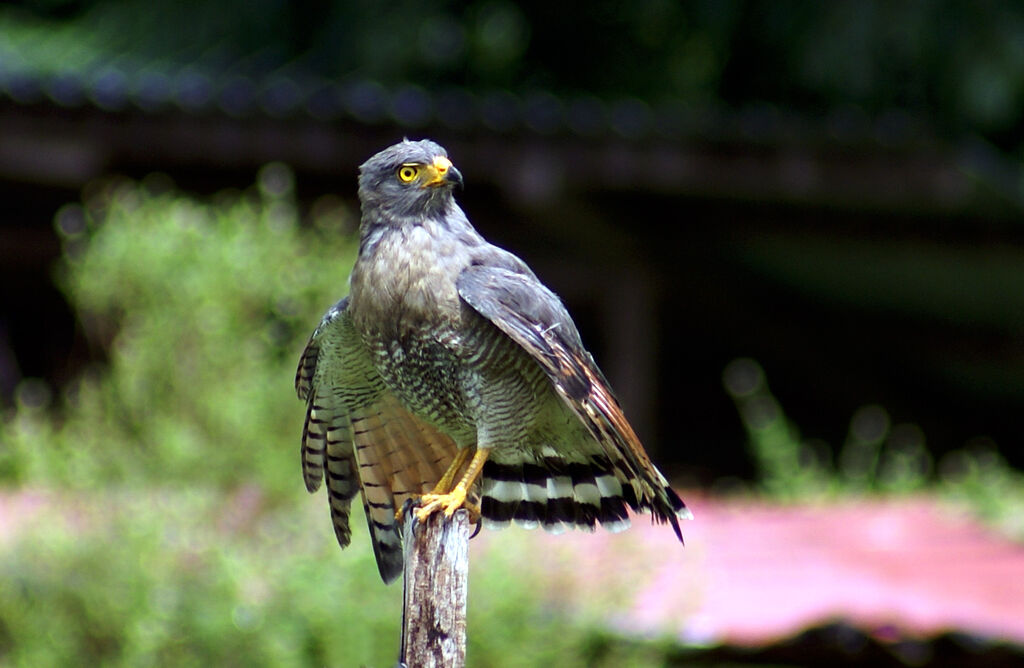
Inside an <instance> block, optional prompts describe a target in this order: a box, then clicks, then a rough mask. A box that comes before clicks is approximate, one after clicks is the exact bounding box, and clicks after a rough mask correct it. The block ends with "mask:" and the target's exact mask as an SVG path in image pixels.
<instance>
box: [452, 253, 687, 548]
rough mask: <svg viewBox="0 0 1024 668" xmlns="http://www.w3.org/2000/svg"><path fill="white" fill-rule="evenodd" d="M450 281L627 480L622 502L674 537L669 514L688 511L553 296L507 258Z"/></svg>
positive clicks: (684, 515)
mask: <svg viewBox="0 0 1024 668" xmlns="http://www.w3.org/2000/svg"><path fill="white" fill-rule="evenodd" d="M457 285H458V290H459V296H461V297H462V299H463V300H464V301H465V302H466V303H467V304H469V305H470V306H471V307H472V308H473V309H474V310H475V311H476V312H478V313H479V314H480V315H482V316H483V317H484V318H486V319H488V320H489V321H490V322H491V323H493V324H494V325H495V326H497V327H498V329H500V330H501V331H502V332H504V333H505V334H506V335H507V336H508V337H509V338H511V339H512V340H513V341H515V342H516V343H517V344H519V345H520V346H522V347H523V348H524V349H525V350H526V351H528V352H529V353H530V355H531V356H532V357H533V358H534V359H535V360H536V361H537V363H538V364H540V366H541V368H543V369H544V371H545V372H546V373H547V375H548V378H550V380H551V382H552V384H553V386H554V388H555V390H556V392H557V393H558V395H559V396H560V397H561V398H562V400H563V401H564V402H565V404H566V405H567V406H569V408H570V409H571V410H572V412H573V413H575V414H576V416H577V417H578V418H579V419H580V421H581V422H582V423H583V425H584V426H585V427H586V429H587V430H588V431H589V432H590V434H591V436H593V437H594V439H595V440H596V441H597V442H598V443H600V444H601V445H602V446H603V448H604V451H605V453H606V454H607V455H608V457H609V459H610V460H611V462H613V464H614V466H616V467H617V468H618V469H619V470H620V471H621V472H622V474H623V478H624V479H625V480H626V481H628V482H629V484H630V485H631V486H632V488H633V492H634V496H635V500H636V504H633V503H632V501H630V505H634V508H635V509H637V510H650V511H651V512H652V514H653V516H654V518H655V519H656V520H658V521H659V522H668V523H669V524H671V525H672V528H673V529H674V530H675V532H676V535H677V536H679V539H680V540H682V534H681V532H680V530H679V523H678V521H677V518H689V517H690V512H689V510H687V509H686V507H685V506H684V505H683V502H682V501H681V500H680V499H679V497H678V496H677V495H676V493H675V492H674V491H672V489H671V488H670V487H669V486H668V483H667V482H666V480H665V478H664V477H663V476H662V475H661V473H660V472H659V471H658V470H657V469H656V468H655V467H654V464H653V463H652V462H651V460H650V458H649V457H648V456H647V453H646V452H645V451H644V448H643V445H641V443H640V439H639V438H638V437H637V435H636V433H635V432H634V431H633V428H632V427H631V426H630V424H629V422H628V421H627V420H626V416H625V415H624V414H623V412H622V408H621V407H620V406H619V403H618V401H617V400H616V399H615V397H614V396H613V394H612V391H611V388H610V387H609V385H608V381H607V380H606V379H605V377H604V375H603V374H602V373H601V371H600V369H598V367H597V365H596V364H595V363H594V359H593V357H592V356H591V355H590V353H589V352H587V350H586V349H585V348H584V347H583V343H582V341H581V340H580V336H579V333H578V331H577V330H576V325H575V324H574V323H573V321H572V318H570V316H569V314H568V312H567V311H566V310H565V307H564V306H563V305H562V302H561V300H560V299H559V298H558V297H557V296H556V295H555V294H554V293H553V292H551V291H550V290H549V289H548V288H546V287H545V286H544V285H543V284H542V283H540V281H539V280H537V278H536V277H535V276H533V275H532V274H531V273H529V270H523V271H517V270H516V269H515V268H514V267H513V268H510V267H508V266H491V265H486V264H484V265H474V266H470V267H468V268H466V269H465V270H464V271H463V272H462V274H461V275H460V276H459V279H458V281H457Z"/></svg>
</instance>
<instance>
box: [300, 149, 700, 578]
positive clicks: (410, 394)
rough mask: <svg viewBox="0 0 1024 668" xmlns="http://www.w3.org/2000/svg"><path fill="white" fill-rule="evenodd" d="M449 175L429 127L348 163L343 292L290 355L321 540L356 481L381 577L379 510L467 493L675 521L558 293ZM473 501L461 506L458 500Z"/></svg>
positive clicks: (594, 516)
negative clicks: (351, 227)
mask: <svg viewBox="0 0 1024 668" xmlns="http://www.w3.org/2000/svg"><path fill="white" fill-rule="evenodd" d="M461 185H462V175H461V174H460V172H459V170H458V169H456V168H455V166H454V165H453V164H452V162H451V160H449V159H448V156H447V153H446V151H445V150H444V149H443V148H442V147H441V146H439V145H438V144H436V143H434V142H432V141H429V140H424V141H408V140H406V141H403V142H401V143H399V144H395V145H394V146H391V147H389V148H387V149H385V150H383V151H381V152H380V153H378V154H377V155H375V156H373V157H372V158H370V159H369V160H367V161H366V162H365V163H364V164H363V165H362V166H361V167H360V174H359V200H360V205H361V210H362V219H361V223H360V239H359V255H358V258H357V259H356V262H355V266H354V267H353V269H352V274H351V276H350V278H349V283H350V292H349V296H348V297H346V298H345V299H342V300H341V301H340V302H338V303H337V304H335V305H334V306H333V307H332V308H331V309H330V310H328V311H327V313H326V315H324V317H323V319H322V320H321V322H320V325H319V326H318V327H317V328H316V331H314V332H313V335H312V337H311V338H310V339H309V343H308V344H307V345H306V349H305V351H304V352H303V353H302V358H301V360H300V362H299V368H298V371H297V373H296V377H295V387H296V390H297V392H298V395H299V398H300V399H302V400H304V401H306V407H307V408H306V421H305V426H304V428H303V432H302V472H303V477H304V478H305V483H306V488H307V489H308V490H309V491H310V492H314V491H316V490H317V489H318V488H319V486H320V484H321V482H322V481H323V480H325V479H326V482H327V495H328V501H329V503H330V509H331V516H332V520H333V523H334V530H335V534H336V536H337V539H338V543H339V544H340V545H341V546H342V547H346V546H347V545H348V544H349V542H350V539H351V532H350V529H349V509H350V504H351V501H352V499H353V498H354V497H355V495H356V493H361V496H362V501H363V505H364V508H365V511H366V518H367V521H368V524H369V529H370V538H371V540H372V542H373V549H374V555H375V556H376V558H377V566H378V569H379V570H380V575H381V578H382V579H383V580H384V581H385V582H391V581H392V580H394V579H395V578H396V577H397V576H398V575H399V574H400V573H401V571H402V545H401V540H400V536H399V527H398V522H399V521H400V520H399V517H398V516H396V510H399V509H401V508H402V506H403V504H404V503H405V501H406V500H408V499H418V501H419V503H420V504H421V505H420V508H419V510H417V515H418V517H419V518H420V519H423V518H425V517H427V516H428V515H429V514H430V513H433V512H444V513H445V515H447V516H451V515H452V514H453V513H454V512H455V511H456V510H457V509H458V508H460V507H467V508H469V509H470V511H471V514H473V515H475V516H477V517H479V518H480V520H481V521H482V522H483V524H484V525H485V526H488V527H490V528H500V527H503V526H507V525H508V524H509V523H510V522H515V523H516V524H518V525H520V526H523V527H527V528H533V527H537V526H541V527H543V528H544V529H546V530H548V531H551V532H554V533H558V532H561V531H564V530H566V529H569V528H582V529H586V530H590V531H593V529H594V526H595V524H596V523H597V522H600V523H601V525H602V526H604V527H605V528H607V529H609V530H612V531H618V530H621V529H624V528H626V527H627V526H629V515H628V513H627V507H628V508H631V509H633V510H634V511H647V512H650V513H651V514H652V516H653V519H654V520H656V521H658V522H659V523H666V522H667V523H668V524H670V525H671V526H672V529H673V530H674V531H675V533H676V536H678V537H679V540H680V542H681V541H682V534H681V532H680V530H679V522H678V521H677V520H678V519H679V518H689V517H690V512H689V510H687V508H686V507H685V505H684V504H683V502H682V501H681V500H680V498H679V496H678V495H676V493H675V492H674V491H672V489H671V488H670V487H669V485H668V482H667V481H666V480H665V477H664V476H663V475H662V474H661V473H660V472H659V471H658V469H657V468H655V466H654V464H653V463H652V462H651V460H650V458H649V457H648V456H647V454H646V452H645V451H644V448H643V446H642V445H641V443H640V440H639V439H638V438H637V435H636V433H635V432H634V431H633V429H632V428H631V427H630V425H629V422H628V421H627V420H626V417H625V415H623V412H622V409H621V408H620V406H619V404H618V402H617V401H616V399H615V397H614V395H613V394H612V391H611V388H610V387H609V385H608V381H607V380H606V379H605V377H604V375H603V374H602V373H601V371H600V369H598V367H597V365H596V364H595V363H594V359H593V357H591V355H590V353H589V352H587V350H586V349H585V348H584V347H583V343H582V342H581V341H580V335H579V333H578V332H577V330H576V326H575V324H574V323H573V321H572V318H570V317H569V314H568V312H567V311H566V309H565V307H564V306H563V305H562V302H561V301H560V300H559V298H558V297H557V296H556V295H555V294H554V293H553V292H552V291H551V290H549V289H548V288H547V287H545V286H544V284H542V283H541V282H540V280H538V279H537V277H536V276H535V275H534V273H533V272H532V271H531V270H530V268H529V267H527V266H526V263H524V262H523V261H522V260H520V259H519V258H518V257H516V256H515V255H513V254H512V253H509V252H508V251H506V250H503V249H501V248H498V247H497V246H493V245H491V244H489V243H487V241H485V240H484V239H483V237H481V236H480V234H479V233H478V232H477V231H476V230H475V229H474V228H473V226H472V225H471V224H470V223H469V220H468V219H467V218H466V215H465V213H463V211H462V209H461V208H460V207H459V205H458V204H457V203H456V202H455V199H454V197H453V195H452V190H453V188H454V187H455V186H461ZM477 500H479V505H478V506H477V504H476V501H477Z"/></svg>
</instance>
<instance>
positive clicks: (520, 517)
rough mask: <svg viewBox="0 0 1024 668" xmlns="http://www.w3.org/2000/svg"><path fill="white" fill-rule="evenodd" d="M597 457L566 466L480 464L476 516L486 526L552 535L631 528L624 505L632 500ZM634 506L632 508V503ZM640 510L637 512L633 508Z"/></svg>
mask: <svg viewBox="0 0 1024 668" xmlns="http://www.w3.org/2000/svg"><path fill="white" fill-rule="evenodd" d="M601 459H602V458H600V457H594V458H591V459H588V460H587V461H586V462H569V463H566V462H564V461H562V460H560V459H558V458H556V457H544V458H540V459H538V460H537V461H536V462H533V461H526V462H508V461H505V462H503V461H497V460H488V461H487V463H486V464H484V471H483V483H482V485H483V488H482V500H481V506H480V512H481V514H482V515H483V518H484V520H485V521H486V524H487V526H489V527H490V528H501V527H504V526H507V525H508V524H510V523H512V522H514V523H515V524H517V525H519V526H521V527H523V528H527V529H532V528H536V527H538V526H541V527H543V528H544V529H545V530H546V531H549V532H551V533H561V532H563V531H565V530H566V529H582V530H584V531H594V529H595V527H596V525H597V523H599V522H600V524H601V525H602V526H603V527H604V528H605V529H607V530H609V531H621V530H622V529H625V528H626V527H628V526H629V514H628V512H627V511H626V505H627V503H628V500H629V499H631V498H632V499H633V500H634V501H635V498H634V497H633V495H630V494H626V493H625V492H624V487H623V485H622V483H621V481H620V480H619V479H618V478H617V477H616V476H615V474H614V473H613V472H612V470H611V468H610V467H609V466H607V465H603V463H602V462H601ZM633 505H634V506H635V504H633ZM637 509H639V508H637Z"/></svg>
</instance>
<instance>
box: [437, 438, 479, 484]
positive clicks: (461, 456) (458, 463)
mask: <svg viewBox="0 0 1024 668" xmlns="http://www.w3.org/2000/svg"><path fill="white" fill-rule="evenodd" d="M475 449H476V448H473V447H472V446H468V445H467V446H466V447H464V448H460V449H459V451H458V452H457V453H455V459H453V460H452V463H451V465H449V466H448V470H447V471H445V472H444V475H443V476H441V479H440V480H438V481H437V484H436V485H434V489H432V490H430V493H431V494H435V495H440V494H447V493H448V492H450V491H452V484H453V483H454V481H455V476H457V475H458V474H459V470H460V469H462V465H463V464H465V463H466V460H467V459H469V456H470V455H471V454H472V453H473V451H474V450H475Z"/></svg>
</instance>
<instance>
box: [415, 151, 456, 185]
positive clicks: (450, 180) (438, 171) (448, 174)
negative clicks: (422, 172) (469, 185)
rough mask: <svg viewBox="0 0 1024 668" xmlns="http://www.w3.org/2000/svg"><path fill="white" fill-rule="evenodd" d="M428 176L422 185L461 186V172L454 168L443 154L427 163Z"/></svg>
mask: <svg viewBox="0 0 1024 668" xmlns="http://www.w3.org/2000/svg"><path fill="white" fill-rule="evenodd" d="M427 176H428V178H427V179H426V180H425V181H424V182H423V187H424V188H426V187H428V186H429V187H433V188H437V187H438V186H444V185H449V184H454V185H457V186H459V187H460V188H461V187H462V173H461V172H459V170H457V169H455V165H453V164H452V161H451V160H449V159H448V158H446V157H444V156H443V155H439V156H437V157H435V158H434V162H433V163H431V164H429V165H427Z"/></svg>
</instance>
